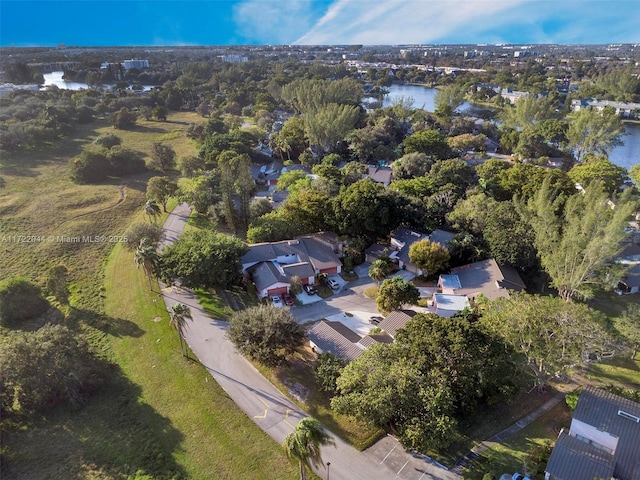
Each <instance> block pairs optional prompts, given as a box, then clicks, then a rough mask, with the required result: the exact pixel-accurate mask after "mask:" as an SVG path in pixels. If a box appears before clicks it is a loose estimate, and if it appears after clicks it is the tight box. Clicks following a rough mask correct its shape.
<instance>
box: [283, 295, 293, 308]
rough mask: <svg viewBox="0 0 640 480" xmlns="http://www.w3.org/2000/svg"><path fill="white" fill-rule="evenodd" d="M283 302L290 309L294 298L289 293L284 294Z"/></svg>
mask: <svg viewBox="0 0 640 480" xmlns="http://www.w3.org/2000/svg"><path fill="white" fill-rule="evenodd" d="M282 301H283V302H284V304H285V305H287V306H288V307H290V306H291V305H293V297H292V296H291V294H289V293H284V294H282Z"/></svg>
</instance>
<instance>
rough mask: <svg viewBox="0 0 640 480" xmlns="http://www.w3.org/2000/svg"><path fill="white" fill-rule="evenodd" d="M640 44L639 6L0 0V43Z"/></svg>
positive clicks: (608, 1)
mask: <svg viewBox="0 0 640 480" xmlns="http://www.w3.org/2000/svg"><path fill="white" fill-rule="evenodd" d="M61 43H64V44H66V45H77V46H136V45H149V46H161V45H167V46H172V45H173V46H177V45H194V46H196V45H258V44H285V45H287V44H301V45H336V44H365V45H399V44H421V43H439V44H448V43H451V44H454V43H469V44H474V43H508V44H532V43H534V44H535V43H563V44H596V43H640V0H565V1H557V0H333V1H330V0H184V1H176V0H153V1H151V0H147V1H142V0H139V1H129V0H111V1H106V0H66V1H61V0H39V1H33V0H2V1H1V2H0V45H2V46H5V47H6V46H11V45H14V46H16V47H24V46H56V45H58V44H61Z"/></svg>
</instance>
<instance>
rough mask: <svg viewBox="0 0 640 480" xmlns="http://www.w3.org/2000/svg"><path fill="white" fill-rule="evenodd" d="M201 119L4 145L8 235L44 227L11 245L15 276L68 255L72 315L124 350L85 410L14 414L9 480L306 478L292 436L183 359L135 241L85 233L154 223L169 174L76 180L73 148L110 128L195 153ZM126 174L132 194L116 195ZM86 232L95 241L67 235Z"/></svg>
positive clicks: (141, 141)
mask: <svg viewBox="0 0 640 480" xmlns="http://www.w3.org/2000/svg"><path fill="white" fill-rule="evenodd" d="M198 121H201V119H200V118H199V117H198V116H197V115H195V114H191V113H179V114H174V115H171V116H170V117H169V121H167V122H145V121H141V122H140V125H138V126H137V127H136V128H135V129H134V130H132V131H120V130H119V131H114V130H113V128H112V127H111V126H110V125H109V124H108V122H107V121H105V120H99V121H96V122H95V123H93V124H89V125H81V126H79V127H78V129H77V130H76V131H75V132H74V133H73V134H72V135H71V136H69V137H67V138H64V139H61V140H60V141H59V142H56V143H55V144H53V145H50V146H48V147H43V148H39V149H33V150H29V151H25V152H20V153H15V154H14V153H4V152H3V153H2V155H0V177H1V178H2V183H1V184H0V238H2V236H5V237H6V238H12V237H14V236H18V235H22V236H27V235H31V236H42V237H43V238H44V241H37V242H29V243H27V242H15V241H4V242H2V243H0V272H1V274H2V277H5V276H9V275H22V276H26V277H28V278H31V279H32V280H34V281H36V282H38V283H40V284H42V282H43V280H44V278H45V275H46V271H47V270H48V269H49V268H50V267H51V266H52V265H56V264H60V263H62V264H64V265H66V266H67V268H68V269H69V271H70V278H69V280H70V282H71V283H70V289H71V293H72V295H71V302H72V305H73V308H72V309H71V315H70V316H69V317H68V318H67V319H66V320H65V322H66V323H67V324H68V325H70V326H71V327H73V328H77V329H78V330H79V331H81V332H83V333H84V334H85V335H86V336H87V337H88V338H89V339H90V340H91V343H92V346H93V348H94V349H95V350H96V351H97V352H98V353H99V354H101V355H102V356H103V357H106V358H108V359H110V360H112V361H114V362H115V365H114V367H113V375H112V378H110V381H109V382H108V384H107V385H106V386H105V387H104V388H103V389H102V390H101V391H100V392H99V393H98V394H96V395H94V396H93V397H91V399H90V400H89V402H88V404H87V405H86V406H85V407H84V408H83V409H81V410H80V411H77V412H69V411H66V410H62V409H60V410H56V411H51V412H47V414H46V415H44V416H42V417H40V418H36V419H31V420H30V423H28V424H24V423H15V422H11V420H9V419H6V418H5V419H2V423H1V426H2V445H1V453H2V462H1V468H2V470H1V474H2V478H24V479H29V480H38V479H52V478H56V479H57V478H65V479H100V480H103V479H137V480H143V479H144V480H147V479H150V478H159V479H164V478H167V479H169V478H202V479H205V478H206V479H209V478H220V479H224V478H228V479H236V478H239V479H242V478H266V479H268V478H274V479H275V478H278V479H281V478H295V476H296V472H297V468H296V467H295V466H294V465H292V464H291V463H290V462H289V461H288V460H286V459H285V457H284V456H283V454H282V452H281V450H280V448H279V446H278V445H277V444H275V443H274V442H273V441H272V440H271V439H270V438H269V437H267V436H266V435H265V434H264V433H263V432H262V431H261V430H260V429H258V427H257V426H255V424H253V422H251V421H250V420H249V419H248V418H247V417H246V416H245V415H244V414H242V412H240V411H239V410H238V409H237V408H236V407H235V404H233V402H231V401H230V400H229V399H228V398H227V397H226V395H224V393H223V392H222V391H221V390H220V389H219V388H218V386H217V384H215V382H213V381H212V379H211V377H210V376H209V375H208V374H207V373H206V372H205V371H204V369H203V368H201V366H199V365H198V364H196V363H195V362H190V361H187V360H184V359H183V358H182V356H181V355H180V349H179V345H178V339H177V337H176V334H175V332H174V331H172V330H171V328H170V327H169V324H168V320H167V317H166V314H165V312H164V309H163V307H162V304H161V300H160V299H158V298H157V297H156V298H155V299H156V302H155V303H154V302H153V300H154V296H153V294H152V293H151V292H150V291H149V286H148V283H147V280H146V279H145V278H144V276H143V274H142V273H141V272H139V271H138V270H136V268H135V266H134V263H133V256H132V254H131V252H128V251H125V249H124V248H123V247H122V245H118V244H117V243H114V242H109V241H108V240H107V241H104V242H102V241H101V242H98V243H95V242H88V241H83V240H82V237H83V236H92V237H93V236H95V235H104V236H106V237H108V236H110V235H114V236H115V235H121V234H122V233H124V231H125V230H126V228H127V227H128V225H129V224H130V223H131V222H132V221H133V220H134V219H136V220H138V221H145V219H144V217H143V216H142V215H141V213H140V212H141V206H142V205H143V203H144V201H145V190H146V182H147V180H148V178H150V177H151V176H153V175H157V173H153V172H149V173H146V174H142V175H137V176H134V177H127V178H122V179H113V180H112V181H109V182H105V183H101V184H99V185H76V184H74V183H72V182H71V180H70V179H69V172H68V168H67V164H68V161H69V159H71V158H72V157H74V156H75V155H77V154H79V153H80V152H81V150H82V148H83V146H84V145H86V144H88V143H90V142H92V141H93V139H95V138H96V137H97V136H98V135H100V134H101V133H106V132H109V133H116V134H117V135H119V136H120V137H121V138H122V139H123V146H125V147H128V148H132V149H134V150H138V151H141V152H143V154H144V155H145V156H148V154H149V152H150V149H151V145H152V143H153V142H154V141H165V142H166V143H168V144H170V145H171V146H172V147H173V148H174V149H175V150H176V153H177V156H178V157H180V156H182V155H188V154H194V153H195V151H196V150H195V145H194V144H193V143H192V142H191V141H190V140H188V139H187V138H186V137H184V135H183V134H182V131H183V130H184V128H185V127H186V126H187V125H188V124H189V123H190V122H198ZM125 183H126V190H125V195H126V198H125V199H124V201H123V202H122V203H120V204H118V205H117V206H115V205H116V204H117V203H118V200H119V199H120V198H121V193H120V192H121V189H120V187H121V186H122V185H123V184H125ZM109 207H112V208H109ZM92 212H93V213H92ZM81 214H85V215H84V216H81V217H78V215H81ZM75 237H80V239H81V240H80V241H70V242H69V241H64V238H70V239H73V238H75ZM114 247H115V249H114ZM156 317H157V318H156ZM154 319H155V320H157V321H154Z"/></svg>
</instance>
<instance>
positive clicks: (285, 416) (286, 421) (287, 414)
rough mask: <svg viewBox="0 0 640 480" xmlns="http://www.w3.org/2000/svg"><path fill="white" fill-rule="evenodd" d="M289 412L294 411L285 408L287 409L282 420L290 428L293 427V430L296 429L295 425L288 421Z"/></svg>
mask: <svg viewBox="0 0 640 480" xmlns="http://www.w3.org/2000/svg"><path fill="white" fill-rule="evenodd" d="M291 412H295V410H289V409H287V411H286V412H285V413H284V421H285V423H286V424H287V425H289V426H290V427H291V428H293V429H294V430H295V429H296V427H295V425H292V424H291V422H290V421H289V414H290V413H291Z"/></svg>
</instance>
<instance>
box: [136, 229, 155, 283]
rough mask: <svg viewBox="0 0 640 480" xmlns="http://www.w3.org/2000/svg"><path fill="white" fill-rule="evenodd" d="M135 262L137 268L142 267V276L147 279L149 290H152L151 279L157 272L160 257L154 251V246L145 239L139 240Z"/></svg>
mask: <svg viewBox="0 0 640 480" xmlns="http://www.w3.org/2000/svg"><path fill="white" fill-rule="evenodd" d="M134 255H135V257H134V259H135V262H136V266H137V267H138V268H140V267H142V269H143V270H144V274H145V275H146V276H147V278H148V279H149V289H150V290H153V287H152V285H151V277H152V276H153V275H155V273H156V272H157V271H158V263H159V261H160V256H159V255H158V252H157V250H156V246H155V245H154V244H153V243H152V242H151V240H149V239H148V238H147V237H144V238H142V239H141V240H140V243H139V244H138V246H137V247H136V251H135V254H134Z"/></svg>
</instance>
